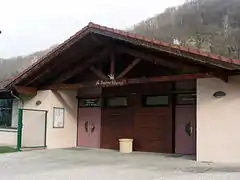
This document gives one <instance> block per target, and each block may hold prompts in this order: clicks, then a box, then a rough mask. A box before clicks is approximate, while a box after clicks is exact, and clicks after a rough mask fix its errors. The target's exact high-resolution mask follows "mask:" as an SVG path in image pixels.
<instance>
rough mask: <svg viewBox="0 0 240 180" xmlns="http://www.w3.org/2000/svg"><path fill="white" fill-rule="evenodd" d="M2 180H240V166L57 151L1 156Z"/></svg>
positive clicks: (164, 157)
mask: <svg viewBox="0 0 240 180" xmlns="http://www.w3.org/2000/svg"><path fill="white" fill-rule="evenodd" d="M0 174H1V176H0V179H1V180H5V179H6V180H11V179H13V180H79V179H81V180H85V179H86V180H113V179H114V180H120V179H121V180H122V179H124V180H135V179H136V180H162V179H167V180H168V179H169V180H170V179H174V180H175V179H179V180H181V179H182V180H183V179H184V180H186V179H209V180H210V179H211V180H214V179H217V180H221V179H236V180H238V179H240V164H214V163H198V162H195V161H193V160H191V159H189V158H188V157H172V156H171V155H166V154H155V153H139V152H134V153H132V154H121V153H118V152H116V151H111V150H89V149H78V148H75V149H56V150H38V151H29V152H20V153H12V154H3V155H0Z"/></svg>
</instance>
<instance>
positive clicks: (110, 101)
mask: <svg viewBox="0 0 240 180" xmlns="http://www.w3.org/2000/svg"><path fill="white" fill-rule="evenodd" d="M105 105H106V107H127V105H128V103H127V98H126V97H114V98H107V99H106V104H105Z"/></svg>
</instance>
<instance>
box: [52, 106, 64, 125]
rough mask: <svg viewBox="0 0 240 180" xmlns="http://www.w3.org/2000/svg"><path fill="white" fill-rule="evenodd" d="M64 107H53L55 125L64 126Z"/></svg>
mask: <svg viewBox="0 0 240 180" xmlns="http://www.w3.org/2000/svg"><path fill="white" fill-rule="evenodd" d="M64 111H65V109H64V108H58V107H54V108H53V127H54V128H64Z"/></svg>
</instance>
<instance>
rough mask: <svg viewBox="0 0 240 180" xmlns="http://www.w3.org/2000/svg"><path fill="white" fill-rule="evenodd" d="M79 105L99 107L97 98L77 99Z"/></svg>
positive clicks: (99, 103) (99, 102)
mask: <svg viewBox="0 0 240 180" xmlns="http://www.w3.org/2000/svg"><path fill="white" fill-rule="evenodd" d="M79 107H101V100H100V99H99V98H91V99H79Z"/></svg>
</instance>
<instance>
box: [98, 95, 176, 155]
mask: <svg viewBox="0 0 240 180" xmlns="http://www.w3.org/2000/svg"><path fill="white" fill-rule="evenodd" d="M139 98H141V97H139ZM155 98H156V99H155ZM159 98H160V101H164V102H158V99H159ZM162 98H165V99H162ZM139 100H140V99H139ZM134 101H135V100H134ZM135 102H137V101H135ZM171 116H172V110H171V107H170V106H169V103H168V97H167V98H166V96H164V97H162V96H156V97H150V98H149V99H148V98H146V104H145V105H144V107H143V106H140V103H138V104H137V105H136V106H126V107H115V108H104V109H103V111H102V133H101V147H102V148H111V149H118V147H119V144H118V139H119V138H134V150H136V151H146V152H166V153H171V152H172V117H171Z"/></svg>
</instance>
